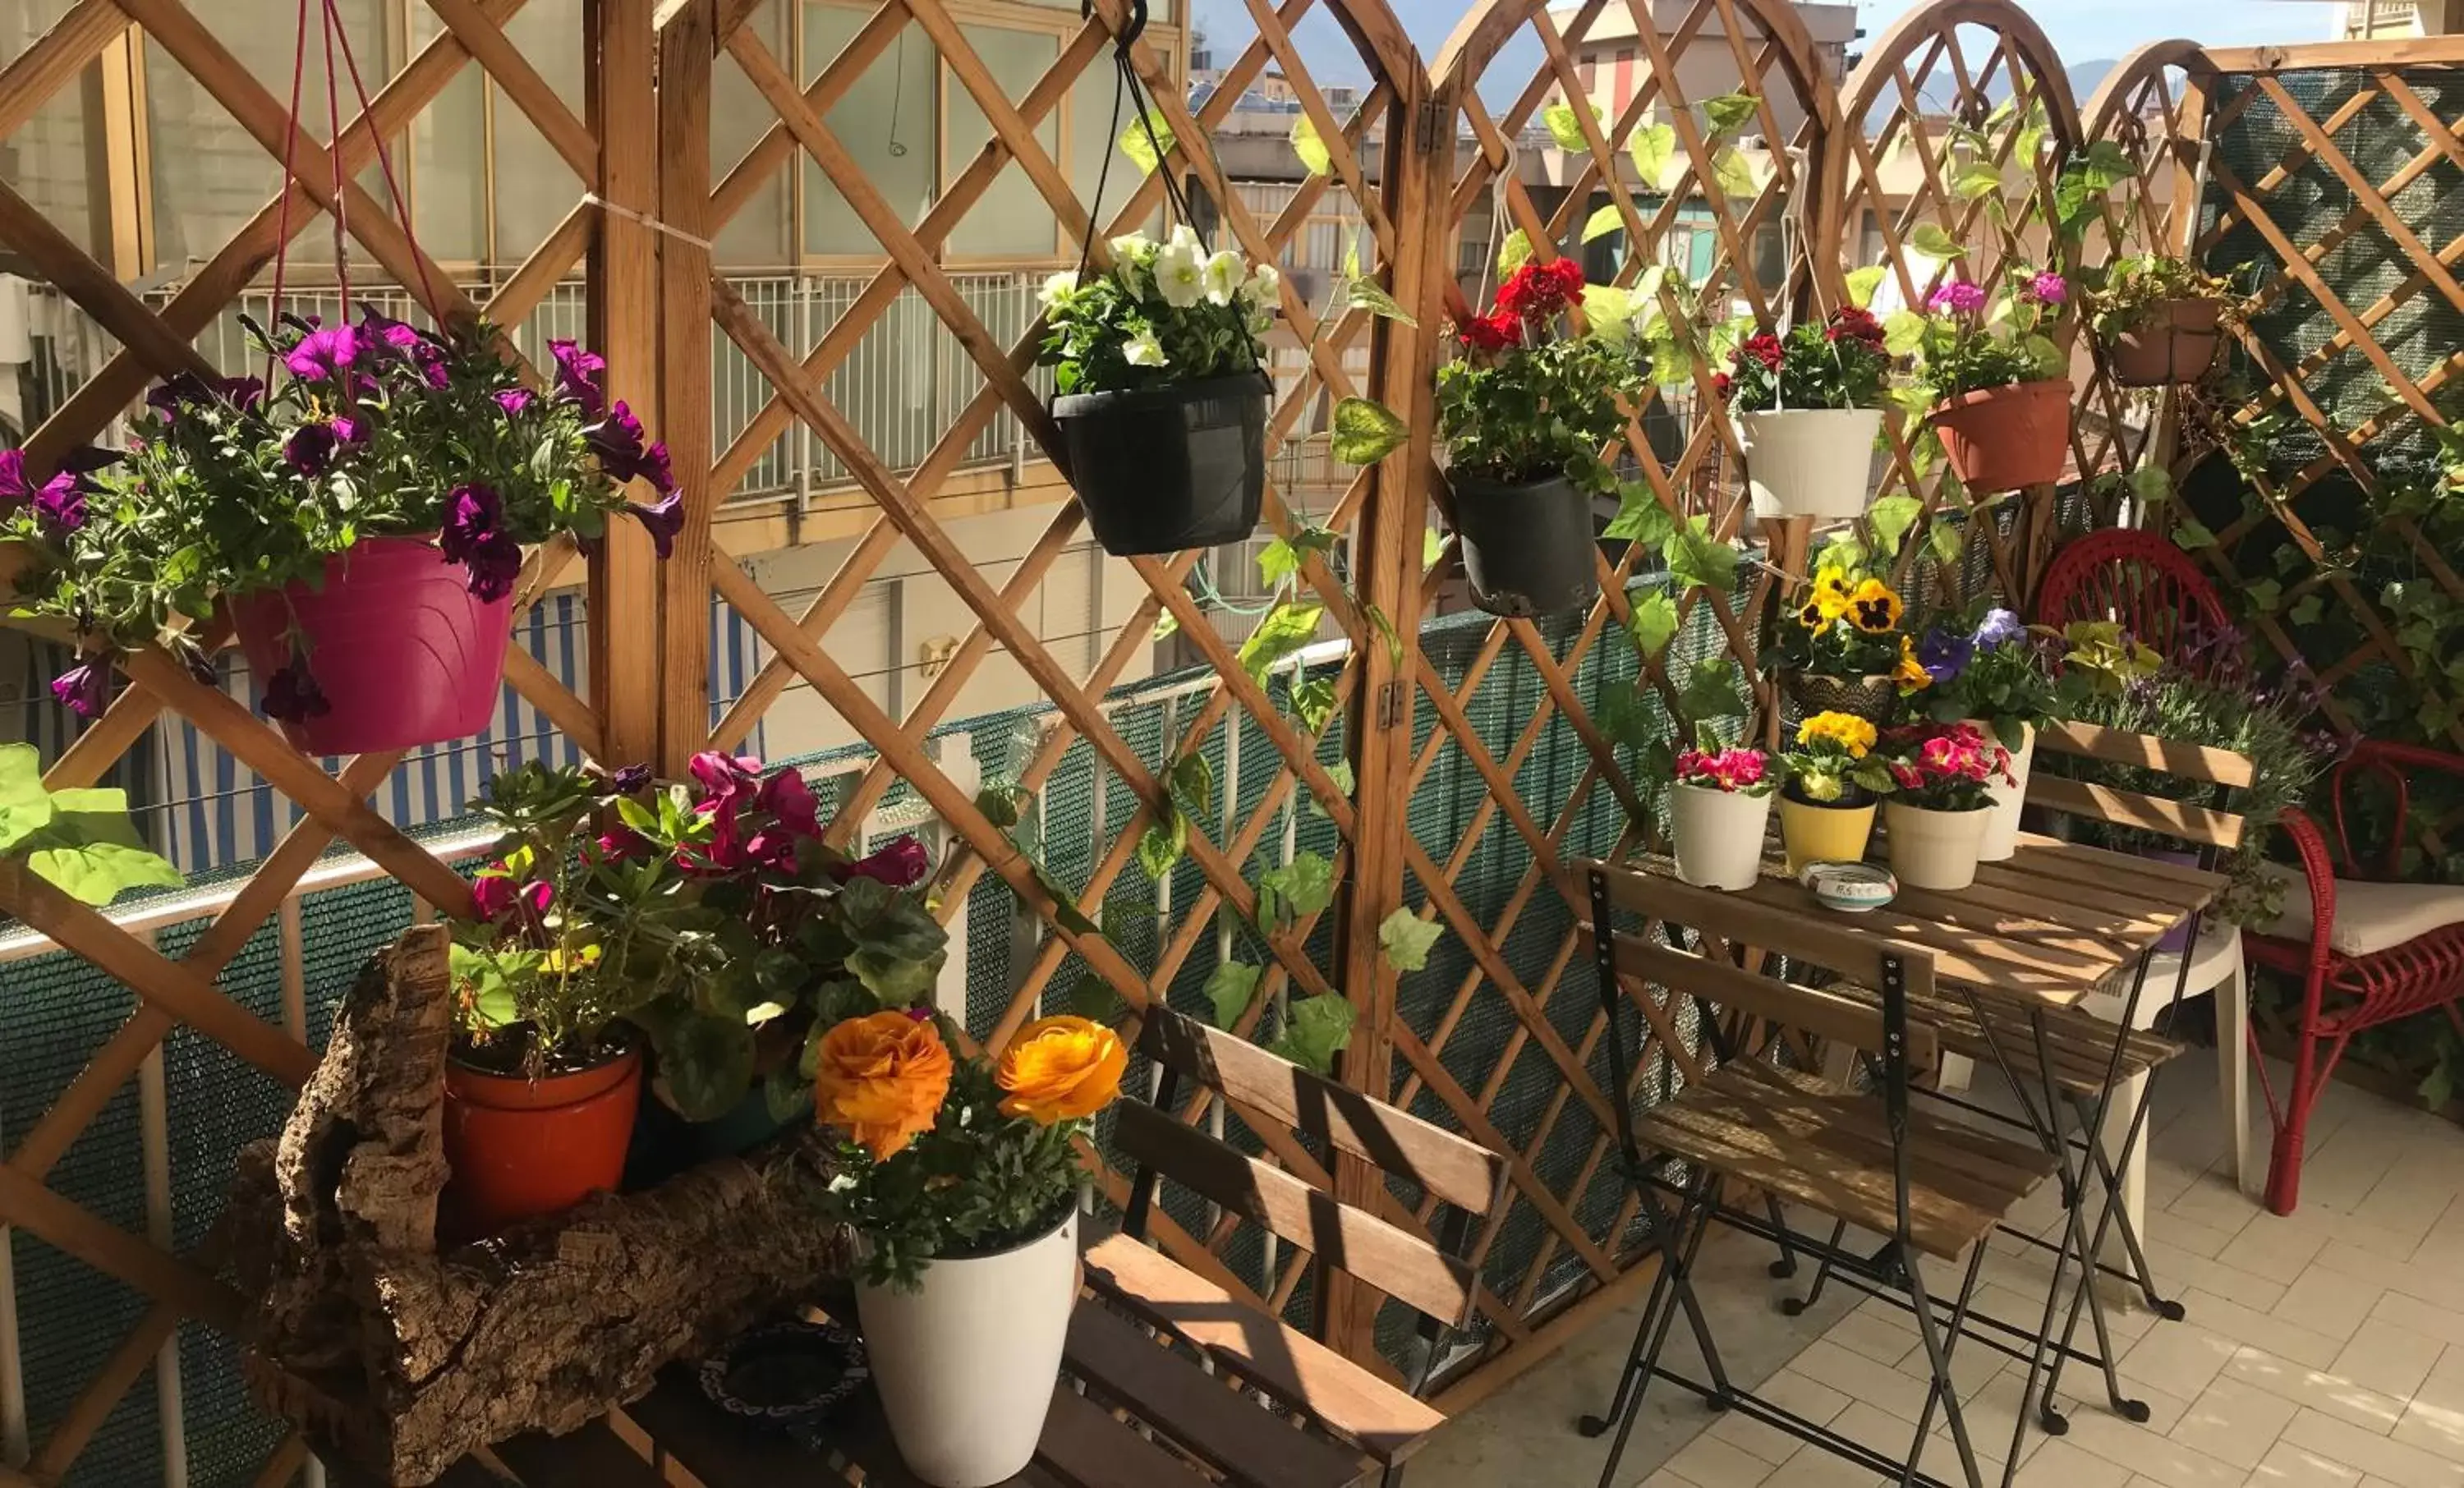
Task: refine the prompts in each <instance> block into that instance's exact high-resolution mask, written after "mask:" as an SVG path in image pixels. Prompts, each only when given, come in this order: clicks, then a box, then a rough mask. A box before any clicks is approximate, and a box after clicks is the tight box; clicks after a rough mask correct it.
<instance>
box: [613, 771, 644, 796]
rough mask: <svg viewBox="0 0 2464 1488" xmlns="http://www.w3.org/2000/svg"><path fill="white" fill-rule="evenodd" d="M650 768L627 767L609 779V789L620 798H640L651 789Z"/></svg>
mask: <svg viewBox="0 0 2464 1488" xmlns="http://www.w3.org/2000/svg"><path fill="white" fill-rule="evenodd" d="M649 785H650V767H649V765H627V766H626V767H625V768H624V769H622V770H619V771H617V772H616V773H615V774H614V775H612V776H609V777H607V788H608V789H609V790H611V791H614V792H615V793H616V794H617V795H619V796H638V795H640V794H641V793H642V792H644V791H646V790H648V789H649Z"/></svg>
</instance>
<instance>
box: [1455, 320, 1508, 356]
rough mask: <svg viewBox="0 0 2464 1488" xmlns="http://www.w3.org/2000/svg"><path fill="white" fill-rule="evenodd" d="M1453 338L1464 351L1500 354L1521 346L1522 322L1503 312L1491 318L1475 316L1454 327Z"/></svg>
mask: <svg viewBox="0 0 2464 1488" xmlns="http://www.w3.org/2000/svg"><path fill="white" fill-rule="evenodd" d="M1455 336H1456V338H1457V339H1460V340H1461V341H1462V342H1463V346H1464V348H1465V349H1466V350H1470V351H1478V352H1492V353H1493V352H1501V351H1504V350H1506V349H1507V347H1509V346H1520V345H1522V344H1523V322H1522V321H1521V320H1518V319H1516V318H1515V317H1513V316H1511V315H1509V314H1507V313H1506V312H1504V311H1500V312H1498V313H1497V314H1496V315H1493V316H1475V317H1472V318H1471V319H1469V320H1466V321H1464V322H1463V323H1462V324H1461V325H1458V326H1456V327H1455Z"/></svg>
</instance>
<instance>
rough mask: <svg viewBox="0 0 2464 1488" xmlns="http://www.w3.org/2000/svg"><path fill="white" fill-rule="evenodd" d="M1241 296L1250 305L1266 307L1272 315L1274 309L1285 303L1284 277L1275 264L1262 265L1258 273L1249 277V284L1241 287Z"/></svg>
mask: <svg viewBox="0 0 2464 1488" xmlns="http://www.w3.org/2000/svg"><path fill="white" fill-rule="evenodd" d="M1241 294H1242V296H1243V298H1245V299H1247V300H1248V301H1249V303H1251V304H1253V305H1259V306H1263V307H1265V310H1266V312H1267V314H1269V315H1271V314H1273V313H1274V308H1275V307H1276V306H1278V305H1280V304H1282V303H1283V295H1284V276H1283V274H1281V273H1279V272H1277V270H1276V268H1275V266H1274V265H1273V264H1260V265H1259V266H1258V268H1257V271H1256V272H1255V273H1253V274H1250V275H1249V282H1248V283H1246V284H1244V285H1243V286H1241Z"/></svg>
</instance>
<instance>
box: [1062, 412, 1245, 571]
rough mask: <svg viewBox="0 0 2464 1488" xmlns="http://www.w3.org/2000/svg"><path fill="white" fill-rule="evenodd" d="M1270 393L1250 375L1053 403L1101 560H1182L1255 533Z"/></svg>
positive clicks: (1071, 469)
mask: <svg viewBox="0 0 2464 1488" xmlns="http://www.w3.org/2000/svg"><path fill="white" fill-rule="evenodd" d="M1272 391H1273V389H1272V387H1271V385H1270V384H1269V383H1267V382H1266V380H1265V377H1264V376H1262V375H1260V374H1258V373H1255V372H1244V373H1241V374H1239V375H1237V376H1233V377H1218V378H1209V379H1207V380H1206V381H1205V382H1202V383H1179V384H1177V385H1176V386H1172V387H1153V388H1141V389H1137V390H1135V391H1130V392H1113V393H1066V394H1064V395H1062V396H1061V397H1058V398H1055V399H1053V400H1052V418H1053V422H1055V423H1057V424H1058V425H1060V426H1061V437H1062V440H1063V442H1064V443H1065V444H1066V446H1067V449H1068V451H1069V470H1070V474H1071V477H1072V478H1073V479H1074V480H1075V482H1076V484H1077V487H1078V504H1079V505H1080V506H1081V507H1083V508H1085V509H1086V513H1087V524H1088V525H1089V526H1090V527H1092V528H1094V529H1095V540H1096V541H1097V542H1099V543H1101V544H1103V548H1104V551H1105V552H1107V553H1110V554H1111V555H1112V556H1113V557H1114V558H1135V557H1138V556H1140V555H1147V554H1159V553H1178V552H1180V551H1182V550H1183V549H1186V548H1207V547H1213V546H1215V545H1217V544H1219V543H1225V542H1239V541H1241V540H1242V539H1243V538H1244V537H1246V536H1249V535H1250V534H1251V533H1253V532H1256V531H1257V530H1258V509H1259V505H1260V503H1261V501H1262V500H1263V499H1264V498H1265V490H1266V400H1267V398H1268V396H1269V395H1270V394H1271V392H1272Z"/></svg>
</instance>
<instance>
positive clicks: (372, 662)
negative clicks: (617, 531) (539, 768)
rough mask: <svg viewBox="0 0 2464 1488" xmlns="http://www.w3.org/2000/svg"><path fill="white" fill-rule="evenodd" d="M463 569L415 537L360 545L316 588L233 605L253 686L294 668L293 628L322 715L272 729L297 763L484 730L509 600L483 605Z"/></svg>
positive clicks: (492, 706) (491, 712)
mask: <svg viewBox="0 0 2464 1488" xmlns="http://www.w3.org/2000/svg"><path fill="white" fill-rule="evenodd" d="M469 585H470V571H469V570H468V569H466V568H464V567H463V566H462V565H461V564H459V563H449V562H447V561H445V559H444V558H442V557H440V556H439V555H438V553H437V551H436V548H435V546H434V544H433V543H431V542H430V541H429V540H428V539H427V538H424V537H366V538H363V539H361V540H360V541H359V542H358V543H356V544H354V545H353V546H352V547H351V548H350V550H349V551H347V552H344V553H341V554H339V555H337V556H335V557H334V558H328V559H327V560H326V562H325V582H324V584H323V586H322V587H321V588H313V589H312V588H310V587H309V586H308V585H306V584H293V585H291V586H290V587H289V588H288V589H287V590H284V591H282V592H281V593H263V594H253V595H249V596H247V597H245V598H242V599H237V600H233V601H232V602H231V624H232V627H233V628H234V629H235V630H237V631H238V633H239V646H240V650H241V651H242V652H243V653H244V654H245V655H246V656H247V657H248V667H249V670H250V671H251V672H253V673H254V674H255V676H256V679H257V686H258V687H259V688H260V689H262V688H265V687H267V686H269V685H270V684H271V682H272V679H273V677H274V676H275V673H276V672H277V671H279V670H281V669H282V668H283V667H288V666H290V665H291V664H292V661H293V657H292V647H291V641H290V635H289V632H290V629H291V626H292V624H293V622H294V620H295V619H296V620H297V624H298V626H299V628H300V630H301V631H303V632H304V633H305V634H306V635H307V637H308V643H309V655H308V667H309V671H310V674H311V675H312V676H313V677H314V678H315V679H316V685H317V687H318V688H319V689H320V690H321V691H322V692H323V693H324V696H325V700H326V703H327V704H328V707H327V709H326V711H323V712H321V713H319V714H318V715H317V716H315V717H312V718H306V719H303V720H301V721H298V722H296V723H295V722H291V721H288V720H285V721H284V722H282V724H281V725H280V727H281V729H282V733H283V735H284V737H286V738H288V739H290V741H291V742H292V744H293V746H294V747H296V748H297V749H298V750H300V751H301V752H302V753H304V754H310V755H365V754H374V753H378V752H381V751H389V750H407V749H416V748H418V747H419V746H420V745H423V744H442V743H445V742H447V741H449V740H452V739H464V738H469V737H470V736H471V735H472V734H473V733H478V732H479V731H480V730H482V729H484V728H486V727H487V726H488V723H489V721H490V720H491V719H492V718H493V717H495V711H496V698H497V693H498V690H499V689H501V688H502V686H503V685H504V680H505V638H506V636H507V634H508V633H509V632H510V630H511V628H512V624H513V609H514V602H513V597H512V596H511V595H507V596H506V597H505V598H503V599H500V600H481V599H478V598H475V597H474V596H473V595H472V593H471V592H470V587H469Z"/></svg>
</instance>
